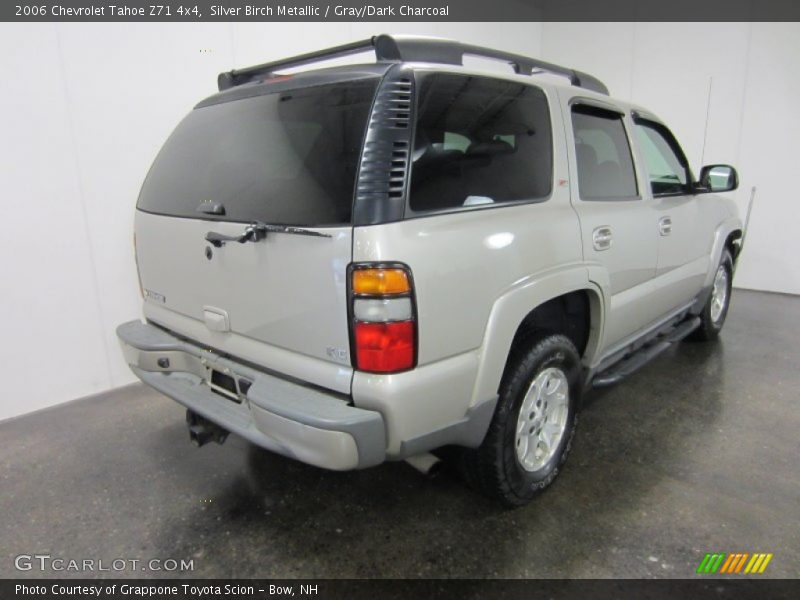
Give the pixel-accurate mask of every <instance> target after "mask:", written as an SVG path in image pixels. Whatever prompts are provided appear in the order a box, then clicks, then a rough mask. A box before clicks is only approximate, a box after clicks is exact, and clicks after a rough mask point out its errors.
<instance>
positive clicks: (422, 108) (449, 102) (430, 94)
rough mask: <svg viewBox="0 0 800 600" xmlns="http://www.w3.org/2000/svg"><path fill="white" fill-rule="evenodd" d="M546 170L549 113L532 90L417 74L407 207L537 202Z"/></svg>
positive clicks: (547, 179)
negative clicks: (417, 86) (415, 113)
mask: <svg viewBox="0 0 800 600" xmlns="http://www.w3.org/2000/svg"><path fill="white" fill-rule="evenodd" d="M552 172H553V152H552V139H551V132H550V113H549V109H548V106H547V98H546V97H545V95H544V92H542V91H541V90H540V89H539V88H537V87H533V86H531V85H526V84H520V83H516V82H513V81H503V80H500V79H493V78H491V77H472V76H465V75H456V74H448V73H436V74H428V75H425V76H423V77H422V78H421V82H420V85H419V96H418V101H417V123H416V130H415V133H414V153H413V164H412V168H411V188H410V196H409V206H410V208H411V210H412V211H414V212H422V211H435V210H451V209H456V208H461V207H464V206H475V205H486V204H497V203H503V202H518V201H537V200H543V199H545V198H546V197H547V196H549V195H550V190H551V186H552Z"/></svg>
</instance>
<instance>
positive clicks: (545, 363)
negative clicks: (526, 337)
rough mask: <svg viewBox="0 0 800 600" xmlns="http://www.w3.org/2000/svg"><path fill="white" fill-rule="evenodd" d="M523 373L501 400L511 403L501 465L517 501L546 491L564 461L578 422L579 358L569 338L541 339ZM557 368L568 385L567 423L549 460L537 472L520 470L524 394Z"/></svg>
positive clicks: (579, 391) (505, 429) (526, 362)
mask: <svg viewBox="0 0 800 600" xmlns="http://www.w3.org/2000/svg"><path fill="white" fill-rule="evenodd" d="M523 363H524V368H523V371H522V372H521V373H520V372H518V373H517V376H515V377H514V379H513V380H512V381H511V382H510V385H509V387H508V389H507V390H506V391H505V397H504V400H505V401H506V402H510V403H511V406H510V410H509V412H508V419H507V420H506V423H505V428H504V431H503V444H502V447H503V466H504V470H505V472H506V477H507V481H508V484H509V486H510V487H511V489H512V490H513V491H514V493H515V495H517V496H519V497H520V498H529V497H531V496H533V495H535V494H536V493H538V492H540V491H541V490H543V489H544V488H546V487H547V486H548V485H550V483H551V482H552V481H553V480H554V479H555V477H556V476H557V475H558V472H559V470H560V468H561V465H563V464H564V461H565V460H566V458H567V454H568V453H569V450H570V447H571V445H572V438H573V436H574V434H575V425H576V423H577V417H576V413H577V409H578V403H579V401H580V395H581V387H582V385H581V384H582V377H581V365H580V357H579V356H578V353H577V351H576V350H575V347H574V346H573V344H572V343H571V342H570V341H569V339H568V338H566V337H564V336H561V335H555V336H551V337H548V338H545V339H544V340H542V341H541V342H540V343H539V344H537V345H536V346H534V348H533V349H532V351H531V353H530V354H529V355H528V356H527V357H526V358H525V360H524V361H523ZM550 367H556V368H559V369H561V370H562V371H563V372H564V374H565V375H566V377H567V382H568V385H569V398H568V405H567V406H568V413H567V424H566V427H565V429H564V434H563V435H562V437H561V440H560V442H559V445H558V449H557V450H556V452H555V453H554V454H553V456H552V457H551V458H550V460H549V461H548V462H547V463H546V464H545V465H544V466H542V468H540V469H538V470H536V471H528V470H526V469H524V468H523V467H522V465H521V464H520V462H519V459H518V458H517V452H516V428H517V419H518V417H519V411H520V409H521V408H522V402H523V399H524V397H525V394H526V392H527V390H528V388H529V387H530V384H531V382H532V381H533V380H534V378H535V377H536V376H537V375H538V374H539V373H541V372H542V371H543V370H544V369H547V368H550Z"/></svg>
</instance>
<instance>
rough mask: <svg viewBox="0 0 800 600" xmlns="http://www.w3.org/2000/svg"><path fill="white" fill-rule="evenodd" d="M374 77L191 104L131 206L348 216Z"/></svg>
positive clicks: (189, 213)
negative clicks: (206, 204)
mask: <svg viewBox="0 0 800 600" xmlns="http://www.w3.org/2000/svg"><path fill="white" fill-rule="evenodd" d="M378 81H379V79H378V78H375V79H367V80H361V81H349V82H345V83H337V84H333V85H325V86H317V87H312V88H305V89H300V90H294V91H288V92H281V93H275V94H267V95H262V96H256V97H252V98H245V99H242V100H235V101H231V102H225V103H222V104H215V105H211V106H206V107H203V108H197V109H195V110H193V111H192V112H191V113H190V114H189V115H188V116H187V117H186V118H185V119H184V120H183V121H182V122H181V123H180V124H179V125H178V127H177V128H176V129H175V131H174V132H173V134H172V135H171V136H170V138H169V139H168V140H167V142H166V143H165V144H164V147H163V148H162V150H161V152H160V153H159V154H158V156H157V157H156V160H155V162H154V164H153V166H152V168H151V169H150V172H149V173H148V175H147V178H146V180H145V182H144V185H143V187H142V192H141V194H140V196H139V204H138V207H139V208H140V209H142V210H146V211H148V212H153V213H157V214H163V215H170V216H177V217H202V218H215V219H221V220H227V221H243V222H249V221H264V222H266V223H276V224H288V225H309V226H310V225H339V224H345V223H349V222H350V217H351V212H352V204H353V188H354V184H355V178H356V170H357V167H358V159H359V155H360V153H361V144H362V141H363V137H364V132H365V129H366V124H367V118H368V116H369V111H370V107H371V104H372V98H373V96H374V95H375V89H376V87H377V83H378ZM203 202H211V203H221V204H222V205H223V206H224V208H225V215H224V216H210V215H206V214H201V213H199V212H198V211H197V208H198V206H200V204H201V203H203Z"/></svg>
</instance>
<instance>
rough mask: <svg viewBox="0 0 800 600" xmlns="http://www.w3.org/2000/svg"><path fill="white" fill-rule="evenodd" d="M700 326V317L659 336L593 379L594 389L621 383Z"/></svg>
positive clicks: (688, 320)
mask: <svg viewBox="0 0 800 600" xmlns="http://www.w3.org/2000/svg"><path fill="white" fill-rule="evenodd" d="M699 326H700V317H692V318H690V319H687V320H686V321H683V322H682V323H680V324H678V325H677V326H676V327H675V328H674V329H672V330H671V331H668V332H667V333H665V334H663V335H661V336H658V337H657V338H655V339H654V340H653V341H652V342H650V343H649V344H647V345H645V346H643V347H642V348H641V349H639V350H637V351H635V352H634V353H633V354H631V355H629V356H627V357H626V358H623V359H622V360H621V361H619V362H617V363H614V364H613V365H611V366H610V367H609V368H608V369H606V370H605V371H602V372H601V373H598V374H597V375H595V376H594V378H593V379H592V387H597V388H600V387H608V386H610V385H614V384H616V383H619V382H620V381H622V380H623V379H625V378H626V377H627V376H628V375H630V374H631V373H633V372H634V371H638V370H639V369H640V368H642V367H643V366H644V365H646V364H647V363H649V362H650V361H651V360H653V359H654V358H655V357H656V356H658V355H659V354H661V353H662V352H663V351H664V350H666V349H667V348H669V347H670V346H671V345H672V344H674V343H675V342H679V341H680V340H682V339H683V338H685V337H686V336H687V335H689V334H690V333H692V332H693V331H694V330H695V329H697V328H698V327H699Z"/></svg>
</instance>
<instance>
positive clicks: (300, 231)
mask: <svg viewBox="0 0 800 600" xmlns="http://www.w3.org/2000/svg"><path fill="white" fill-rule="evenodd" d="M268 233H288V234H291V235H307V236H311V237H326V238H329V237H331V235H330V234H329V233H320V232H319V231H312V230H311V229H304V228H302V227H293V226H292V225H272V224H269V223H262V222H261V221H255V222H253V223H251V224H250V225H248V226H247V227H246V228H245V230H244V231H243V232H242V233H241V235H225V234H224V233H217V232H216V231H209V232H208V233H207V234H206V241H207V242H210V243H211V245H212V246H214V247H216V248H219V247H220V246H222V245H223V244H225V243H226V242H239V243H240V244H244V243H245V242H258V241H259V240H263V239H264V238H266V237H267V234H268Z"/></svg>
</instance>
